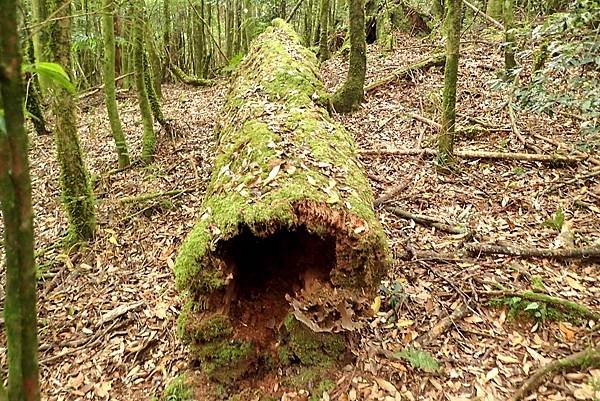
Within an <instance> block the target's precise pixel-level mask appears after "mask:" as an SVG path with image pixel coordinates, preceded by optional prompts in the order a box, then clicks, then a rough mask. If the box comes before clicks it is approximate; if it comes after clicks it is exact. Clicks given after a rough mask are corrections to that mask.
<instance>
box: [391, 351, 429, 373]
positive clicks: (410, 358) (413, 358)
mask: <svg viewBox="0 0 600 401" xmlns="http://www.w3.org/2000/svg"><path fill="white" fill-rule="evenodd" d="M396 356H397V357H399V358H402V359H404V360H405V361H407V362H408V363H410V365H411V366H412V367H413V368H415V369H421V370H423V371H425V372H428V373H434V372H438V371H439V370H440V365H439V364H438V362H437V361H436V360H435V359H434V358H433V356H431V354H430V353H429V352H425V351H421V350H418V349H416V348H412V347H407V348H405V349H404V350H403V351H400V352H397V353H396Z"/></svg>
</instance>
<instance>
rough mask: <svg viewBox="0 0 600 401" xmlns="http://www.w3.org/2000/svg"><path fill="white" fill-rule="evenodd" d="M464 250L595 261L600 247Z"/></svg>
mask: <svg viewBox="0 0 600 401" xmlns="http://www.w3.org/2000/svg"><path fill="white" fill-rule="evenodd" d="M465 248H466V250H467V251H468V252H470V253H472V254H483V255H510V256H518V257H523V258H548V259H596V258H600V247H589V248H563V249H547V248H525V247H516V246H508V245H507V246H503V245H491V244H467V245H465Z"/></svg>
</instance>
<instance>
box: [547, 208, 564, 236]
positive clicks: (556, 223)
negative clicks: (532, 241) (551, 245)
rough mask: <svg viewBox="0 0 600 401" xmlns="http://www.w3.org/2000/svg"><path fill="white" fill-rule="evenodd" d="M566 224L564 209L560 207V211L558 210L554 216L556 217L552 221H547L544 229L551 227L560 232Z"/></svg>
mask: <svg viewBox="0 0 600 401" xmlns="http://www.w3.org/2000/svg"><path fill="white" fill-rule="evenodd" d="M564 222H565V213H564V212H563V210H562V208H561V207H560V206H559V207H558V209H556V213H555V214H554V217H553V218H552V219H549V220H545V221H544V223H543V225H544V227H549V228H553V229H555V230H557V231H560V230H561V229H562V226H563V223H564Z"/></svg>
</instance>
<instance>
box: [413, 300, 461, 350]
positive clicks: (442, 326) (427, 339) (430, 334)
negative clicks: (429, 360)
mask: <svg viewBox="0 0 600 401" xmlns="http://www.w3.org/2000/svg"><path fill="white" fill-rule="evenodd" d="M468 312H469V306H468V305H467V304H465V303H461V304H460V305H459V306H458V307H457V308H456V309H455V310H454V311H453V312H452V313H451V314H450V315H448V316H446V317H445V318H444V319H442V320H440V321H439V322H437V323H436V324H435V326H433V327H432V328H431V329H429V330H428V331H427V332H426V333H424V334H422V335H420V336H419V337H417V338H416V339H415V340H414V344H416V345H419V346H421V347H424V346H427V345H429V344H431V343H432V342H433V341H434V340H435V339H436V338H438V337H439V336H441V335H442V334H443V333H444V332H446V331H447V330H448V329H449V328H450V327H451V326H452V325H453V324H454V322H455V321H457V320H460V319H462V318H463V317H465V316H466V314H467V313H468Z"/></svg>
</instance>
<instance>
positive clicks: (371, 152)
mask: <svg viewBox="0 0 600 401" xmlns="http://www.w3.org/2000/svg"><path fill="white" fill-rule="evenodd" d="M359 153H360V154H361V155H365V156H423V155H427V156H436V155H437V151H436V150H435V149H363V150H361V151H360V152H359ZM454 156H456V157H460V158H462V159H491V160H519V161H527V162H542V163H579V162H581V161H583V160H585V159H582V158H579V157H572V156H562V155H543V154H537V153H508V152H482V151H477V150H455V151H454Z"/></svg>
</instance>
